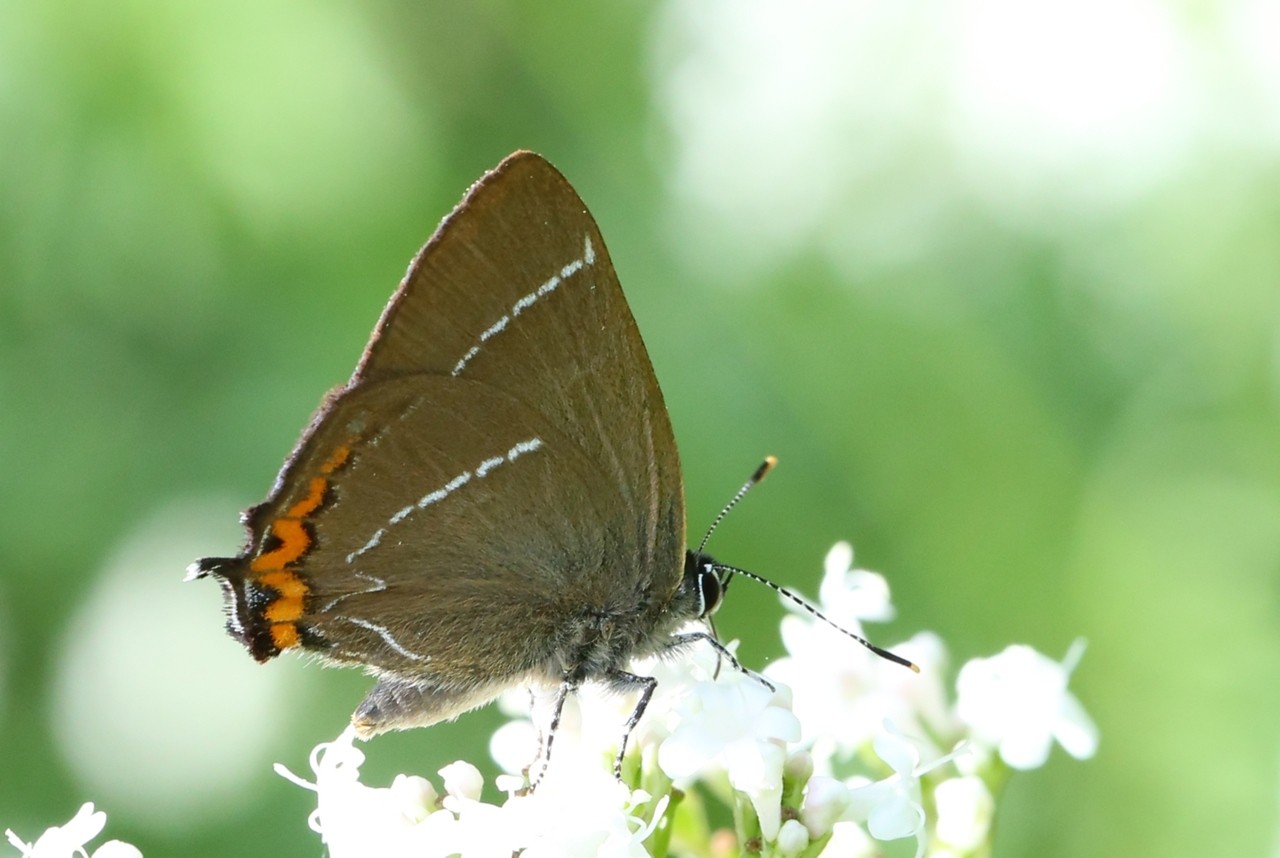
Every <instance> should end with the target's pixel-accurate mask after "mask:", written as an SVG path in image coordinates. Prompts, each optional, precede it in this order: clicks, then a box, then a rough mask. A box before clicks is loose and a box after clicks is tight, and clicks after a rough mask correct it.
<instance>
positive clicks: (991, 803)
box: [933, 775, 995, 854]
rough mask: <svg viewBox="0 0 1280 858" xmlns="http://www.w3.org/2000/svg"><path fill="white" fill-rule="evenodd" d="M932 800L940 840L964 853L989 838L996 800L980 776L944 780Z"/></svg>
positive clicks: (935, 789)
mask: <svg viewBox="0 0 1280 858" xmlns="http://www.w3.org/2000/svg"><path fill="white" fill-rule="evenodd" d="M933 803H934V807H935V808H936V809H937V813H938V819H937V822H936V823H935V825H934V831H935V833H936V834H937V836H938V840H940V841H941V842H943V843H945V844H947V845H948V846H951V847H954V848H955V850H956V851H957V852H959V853H961V854H968V853H970V852H974V851H976V850H977V848H978V847H979V846H980V845H981V844H982V843H984V842H985V841H986V839H987V834H988V832H989V831H990V830H991V817H992V814H993V813H994V812H995V800H994V799H992V797H991V793H990V791H988V790H987V785H986V784H985V783H983V782H982V779H981V778H977V777H974V776H972V775H968V776H965V777H960V778H950V779H948V780H945V781H943V782H942V783H940V784H938V786H937V787H935V788H934V790H933Z"/></svg>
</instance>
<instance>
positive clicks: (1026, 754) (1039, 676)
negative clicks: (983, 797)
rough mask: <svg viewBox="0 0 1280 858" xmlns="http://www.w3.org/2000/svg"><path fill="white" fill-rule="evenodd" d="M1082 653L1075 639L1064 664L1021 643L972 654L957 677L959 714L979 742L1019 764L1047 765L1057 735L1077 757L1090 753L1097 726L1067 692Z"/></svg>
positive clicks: (1094, 747) (1022, 766)
mask: <svg viewBox="0 0 1280 858" xmlns="http://www.w3.org/2000/svg"><path fill="white" fill-rule="evenodd" d="M1083 652H1084V644H1083V642H1081V641H1076V642H1075V643H1074V644H1072V646H1071V649H1070V650H1069V651H1068V653H1067V656H1066V658H1065V659H1064V660H1063V662H1062V664H1059V663H1057V662H1056V661H1054V660H1053V659H1051V658H1048V657H1047V656H1044V655H1041V654H1040V653H1038V652H1036V651H1035V650H1034V649H1032V648H1031V647H1028V646H1021V645H1015V646H1010V647H1008V648H1006V649H1005V650H1004V652H1002V653H1000V654H999V655H996V656H993V657H992V658H978V659H973V660H972V661H970V662H968V663H967V664H966V665H965V666H964V667H962V668H961V669H960V675H959V677H957V679H956V696H957V702H956V714H957V715H958V716H959V718H960V720H961V721H963V722H964V723H965V724H967V725H969V728H970V730H971V732H972V735H973V738H974V740H975V741H976V742H978V743H981V744H983V745H985V746H987V747H990V748H994V749H997V750H998V751H999V753H1000V758H1001V759H1002V760H1004V762H1005V764H1006V765H1008V766H1010V767H1012V768H1015V769H1034V768H1036V767H1038V766H1041V765H1043V764H1044V761H1045V760H1046V759H1048V756H1049V748H1050V746H1051V745H1052V744H1053V740H1054V739H1057V740H1058V743H1059V744H1060V745H1062V747H1063V749H1065V750H1066V752H1067V753H1069V754H1071V756H1073V757H1075V758H1077V759H1086V758H1088V757H1091V756H1093V754H1094V752H1095V751H1096V750H1097V747H1098V728H1097V726H1096V725H1095V724H1094V723H1093V721H1092V719H1090V718H1089V715H1088V714H1087V713H1086V712H1085V711H1084V707H1083V706H1081V705H1080V701H1079V700H1077V699H1076V698H1075V697H1074V696H1073V695H1072V694H1071V693H1070V692H1069V691H1067V681H1068V680H1069V679H1070V677H1071V671H1072V670H1074V669H1075V666H1076V664H1077V662H1079V660H1080V656H1081V655H1082V654H1083Z"/></svg>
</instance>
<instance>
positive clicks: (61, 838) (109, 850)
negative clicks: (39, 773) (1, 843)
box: [4, 802, 142, 858]
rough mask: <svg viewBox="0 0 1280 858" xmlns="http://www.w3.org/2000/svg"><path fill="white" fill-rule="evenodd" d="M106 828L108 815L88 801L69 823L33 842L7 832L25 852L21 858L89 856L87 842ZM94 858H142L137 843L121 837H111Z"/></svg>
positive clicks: (14, 843)
mask: <svg viewBox="0 0 1280 858" xmlns="http://www.w3.org/2000/svg"><path fill="white" fill-rule="evenodd" d="M106 827H107V815H106V814H105V813H103V812H102V811H100V810H97V811H95V810H94V809H93V803H92V802H88V803H86V804H84V805H82V806H81V807H80V810H78V811H77V812H76V815H75V816H73V817H72V818H71V821H70V822H68V823H67V824H66V825H55V826H53V827H52V828H50V829H48V830H47V831H45V833H44V834H41V835H40V836H39V837H38V838H37V839H36V841H35V842H34V843H27V842H26V841H24V840H22V839H21V838H20V837H18V835H16V834H14V833H13V831H12V830H9V829H6V830H5V832H4V834H5V837H7V838H8V839H9V845H11V846H13V847H14V848H15V849H17V850H18V851H19V852H21V853H22V858H73V856H77V855H78V856H80V858H86V856H88V854H89V853H87V852H85V845H86V844H87V843H88V842H89V841H90V840H92V839H93V838H95V837H97V836H98V835H99V834H101V833H102V829H104V828H106ZM92 858H142V853H141V852H139V851H138V848H137V847H136V846H131V845H130V844H128V843H125V842H124V841H122V840H108V841H107V842H106V843H104V844H102V845H101V846H99V847H98V848H97V849H95V850H93V856H92Z"/></svg>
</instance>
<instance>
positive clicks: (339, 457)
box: [320, 444, 351, 474]
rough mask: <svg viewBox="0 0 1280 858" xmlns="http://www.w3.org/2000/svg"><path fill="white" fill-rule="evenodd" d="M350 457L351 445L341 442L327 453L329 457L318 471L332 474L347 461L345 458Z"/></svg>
mask: <svg viewBox="0 0 1280 858" xmlns="http://www.w3.org/2000/svg"><path fill="white" fill-rule="evenodd" d="M350 458H351V445H349V444H343V445H342V446H341V447H339V448H338V449H336V450H334V451H333V452H332V453H330V454H329V458H328V459H326V460H325V463H324V464H323V465H321V466H320V473H322V474H332V473H333V472H334V471H336V470H338V468H341V467H342V466H343V465H345V464H346V463H347V459H350Z"/></svg>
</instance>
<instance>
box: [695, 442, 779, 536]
mask: <svg viewBox="0 0 1280 858" xmlns="http://www.w3.org/2000/svg"><path fill="white" fill-rule="evenodd" d="M777 464H778V458H777V457H776V456H765V457H764V461H763V462H761V463H760V467H758V468H756V471H755V473H754V474H752V475H751V479H749V480H747V481H746V482H745V483H743V484H742V488H740V489H738V493H737V494H735V495H734V496H733V498H732V499H731V500H730V501H729V502H728V503H727V504H725V505H724V509H722V510H720V514H719V515H717V516H716V518H715V521H713V522H711V526H710V527H708V528H707V532H706V534H705V535H704V536H703V537H702V542H700V543H698V551H697V553H698V554H701V553H702V549H704V548H706V547H707V540H709V539H710V538H711V534H713V533H715V530H716V528H717V527H719V526H720V522H722V521H724V517H725V516H726V515H728V514H729V510H731V509H733V508H734V507H735V506H737V505H738V501H740V500H742V499H743V497H745V496H746V494H747V492H749V491H751V490H752V489H753V488H755V486H756V484H757V483H758V482H760V481H761V480H763V479H764V478H765V477H766V476H767V475H768V474H769V472H770V471H772V470H773V468H774V465H777Z"/></svg>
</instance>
